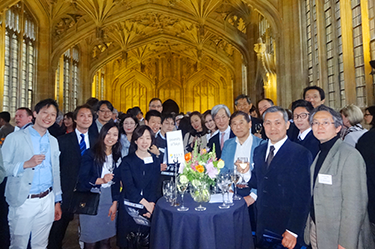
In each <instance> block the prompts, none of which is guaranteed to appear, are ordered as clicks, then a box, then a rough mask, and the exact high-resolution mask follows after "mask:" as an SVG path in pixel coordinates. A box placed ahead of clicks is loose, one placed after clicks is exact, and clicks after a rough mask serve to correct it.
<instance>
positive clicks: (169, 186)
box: [163, 180, 175, 206]
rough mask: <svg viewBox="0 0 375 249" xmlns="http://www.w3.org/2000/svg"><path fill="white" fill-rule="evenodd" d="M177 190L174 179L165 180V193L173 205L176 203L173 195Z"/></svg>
mask: <svg viewBox="0 0 375 249" xmlns="http://www.w3.org/2000/svg"><path fill="white" fill-rule="evenodd" d="M174 192H175V183H174V181H173V180H165V181H163V195H164V196H165V198H166V199H167V202H171V206H173V205H174V199H175V197H174V196H173V195H174Z"/></svg>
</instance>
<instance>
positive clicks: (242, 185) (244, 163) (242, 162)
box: [237, 157, 249, 188]
mask: <svg viewBox="0 0 375 249" xmlns="http://www.w3.org/2000/svg"><path fill="white" fill-rule="evenodd" d="M237 163H238V164H239V165H240V167H241V169H246V167H247V166H248V164H249V158H247V157H239V158H238V159H237ZM237 185H238V186H239V187H240V188H246V187H247V182H245V179H244V177H243V176H241V182H240V183H238V184H237Z"/></svg>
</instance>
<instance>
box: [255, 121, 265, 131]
mask: <svg viewBox="0 0 375 249" xmlns="http://www.w3.org/2000/svg"><path fill="white" fill-rule="evenodd" d="M262 129H263V126H262V124H261V123H259V124H256V125H255V132H256V133H260V132H261V131H262Z"/></svg>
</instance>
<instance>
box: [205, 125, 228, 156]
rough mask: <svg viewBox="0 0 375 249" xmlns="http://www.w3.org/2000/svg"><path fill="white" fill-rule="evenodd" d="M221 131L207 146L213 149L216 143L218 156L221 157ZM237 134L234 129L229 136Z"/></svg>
mask: <svg viewBox="0 0 375 249" xmlns="http://www.w3.org/2000/svg"><path fill="white" fill-rule="evenodd" d="M219 136H220V131H219V132H218V133H217V134H216V135H215V136H213V137H212V138H211V139H210V141H209V142H208V144H207V147H208V148H210V151H211V150H212V149H213V146H214V144H215V150H216V158H217V159H220V158H221V147H220V137H219ZM234 137H235V135H234V133H233V131H232V130H230V134H229V138H234Z"/></svg>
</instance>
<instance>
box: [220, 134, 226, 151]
mask: <svg viewBox="0 0 375 249" xmlns="http://www.w3.org/2000/svg"><path fill="white" fill-rule="evenodd" d="M224 136H225V132H222V133H221V142H220V148H221V150H223V147H224Z"/></svg>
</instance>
